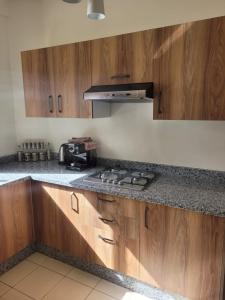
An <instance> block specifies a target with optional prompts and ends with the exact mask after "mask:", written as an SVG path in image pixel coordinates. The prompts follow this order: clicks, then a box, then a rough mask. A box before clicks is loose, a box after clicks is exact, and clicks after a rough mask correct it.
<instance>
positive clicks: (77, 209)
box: [70, 193, 79, 214]
mask: <svg viewBox="0 0 225 300" xmlns="http://www.w3.org/2000/svg"><path fill="white" fill-rule="evenodd" d="M74 198H75V199H76V202H77V203H76V208H74ZM70 201H71V209H72V210H74V211H75V212H76V213H77V214H79V199H78V197H77V195H76V194H75V193H71V196H70Z"/></svg>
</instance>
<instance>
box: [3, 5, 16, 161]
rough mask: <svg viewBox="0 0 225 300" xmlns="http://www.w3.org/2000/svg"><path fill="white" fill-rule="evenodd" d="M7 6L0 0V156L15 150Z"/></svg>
mask: <svg viewBox="0 0 225 300" xmlns="http://www.w3.org/2000/svg"><path fill="white" fill-rule="evenodd" d="M7 14H8V7H7V3H6V1H3V0H1V1H0V156H2V155H7V154H12V153H14V152H15V145H16V136H15V126H14V113H13V97H12V87H11V77H10V64H9V45H8V17H7Z"/></svg>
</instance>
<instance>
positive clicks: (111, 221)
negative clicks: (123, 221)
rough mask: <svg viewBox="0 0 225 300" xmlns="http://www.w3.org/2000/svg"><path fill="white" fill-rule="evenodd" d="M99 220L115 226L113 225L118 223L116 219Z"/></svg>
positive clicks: (100, 218)
mask: <svg viewBox="0 0 225 300" xmlns="http://www.w3.org/2000/svg"><path fill="white" fill-rule="evenodd" d="M99 220H101V221H102V222H103V223H105V224H108V223H110V224H113V223H116V220H115V219H112V220H109V219H105V218H102V217H99Z"/></svg>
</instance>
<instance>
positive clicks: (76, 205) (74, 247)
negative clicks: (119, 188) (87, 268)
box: [33, 182, 92, 260]
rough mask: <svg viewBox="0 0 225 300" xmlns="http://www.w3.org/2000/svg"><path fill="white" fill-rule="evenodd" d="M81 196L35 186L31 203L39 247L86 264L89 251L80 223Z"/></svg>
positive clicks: (54, 187)
mask: <svg viewBox="0 0 225 300" xmlns="http://www.w3.org/2000/svg"><path fill="white" fill-rule="evenodd" d="M83 200H85V197H84V195H83V194H82V192H79V191H74V190H72V189H69V188H68V189H66V188H62V187H59V186H54V185H50V184H44V183H39V182H35V183H34V184H33V203H34V215H35V229H36V235H37V237H36V239H37V242H38V243H41V244H43V245H47V246H50V247H52V248H55V249H58V250H60V251H62V252H64V253H69V254H70V255H73V256H75V257H80V258H82V259H85V260H88V257H89V255H90V252H91V251H92V249H91V247H90V245H89V244H88V242H87V241H86V231H87V229H86V226H85V224H84V223H83V222H82V216H83V215H82V214H81V212H82V211H83Z"/></svg>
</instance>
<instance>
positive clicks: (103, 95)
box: [84, 82, 154, 103]
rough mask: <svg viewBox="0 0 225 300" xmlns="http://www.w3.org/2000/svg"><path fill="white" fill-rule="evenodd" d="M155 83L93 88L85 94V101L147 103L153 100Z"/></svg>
mask: <svg viewBox="0 0 225 300" xmlns="http://www.w3.org/2000/svg"><path fill="white" fill-rule="evenodd" d="M153 87H154V84H153V82H147V83H132V84H115V85H100V86H92V87H91V88H90V89H88V90H87V91H86V92H85V93H84V100H92V101H104V102H112V103H113V102H117V103H118V102H123V103H145V102H152V100H153V96H154V93H153Z"/></svg>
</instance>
